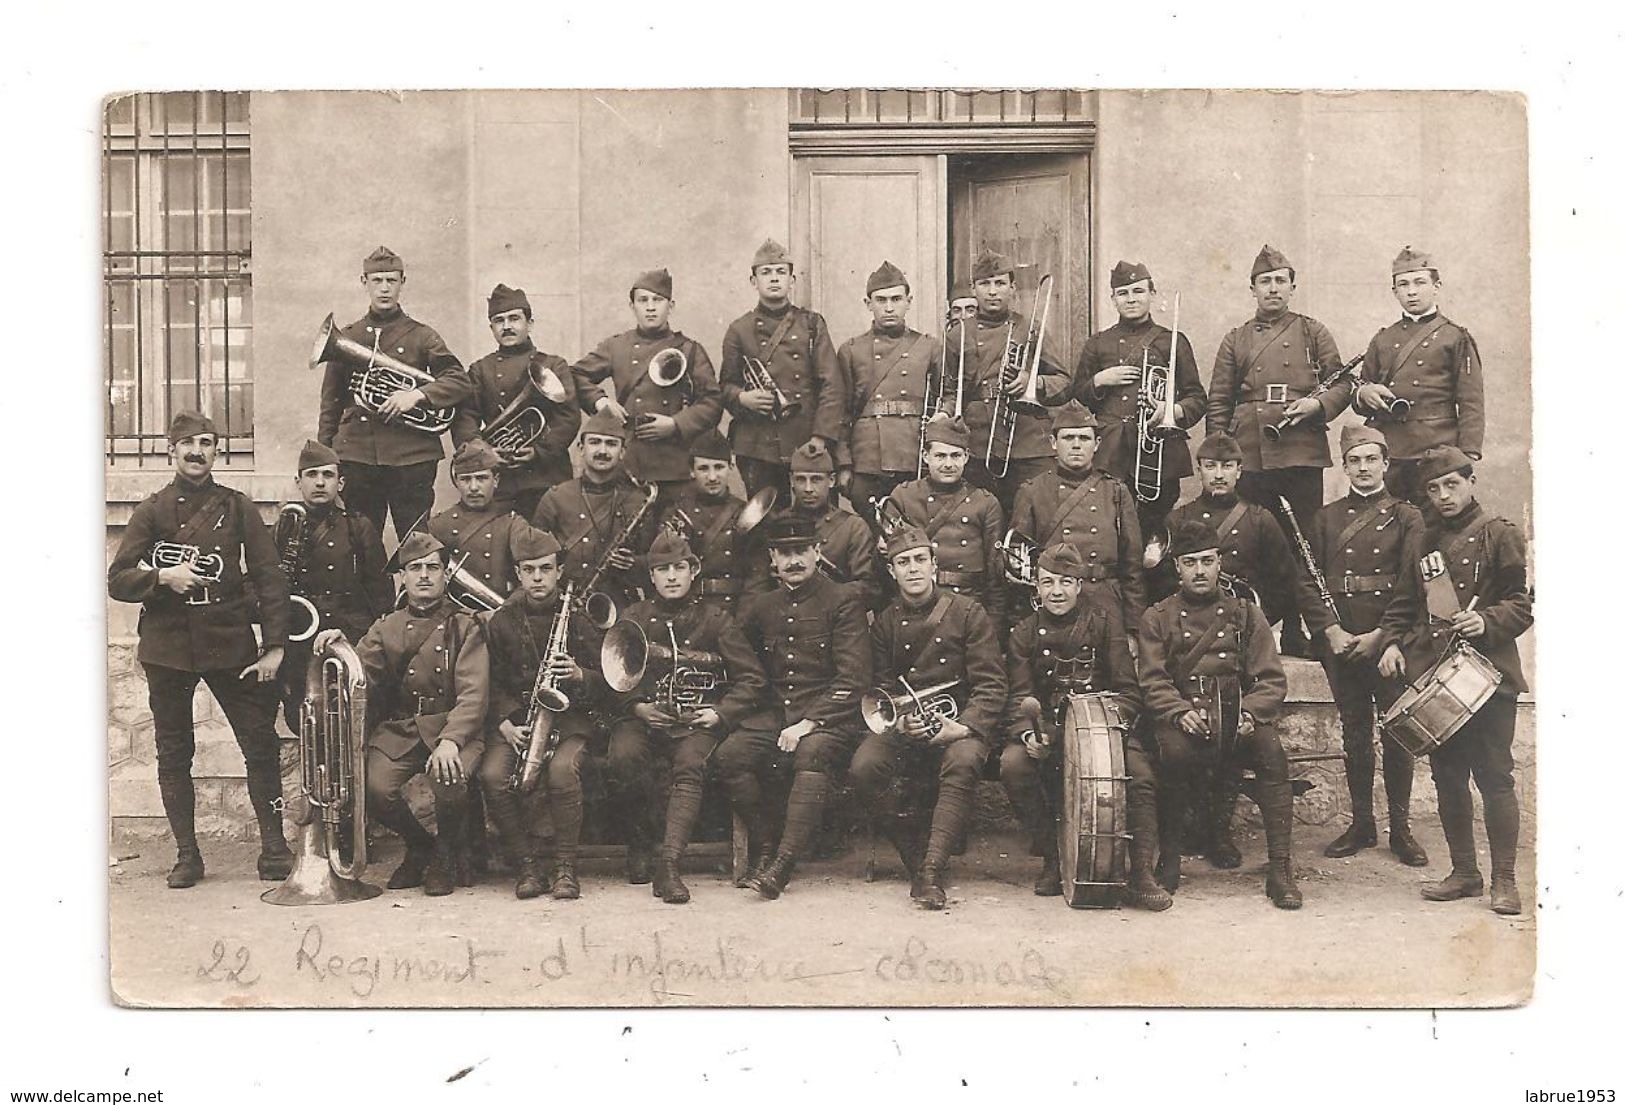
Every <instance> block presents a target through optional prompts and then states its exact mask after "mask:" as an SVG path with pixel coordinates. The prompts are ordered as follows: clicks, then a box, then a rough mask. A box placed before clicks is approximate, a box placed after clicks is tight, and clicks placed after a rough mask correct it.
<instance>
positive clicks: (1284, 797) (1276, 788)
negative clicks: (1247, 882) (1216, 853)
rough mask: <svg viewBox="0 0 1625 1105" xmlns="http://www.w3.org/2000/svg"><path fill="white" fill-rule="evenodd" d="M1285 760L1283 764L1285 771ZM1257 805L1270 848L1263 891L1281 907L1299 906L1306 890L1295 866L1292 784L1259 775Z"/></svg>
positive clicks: (1282, 769) (1265, 838) (1284, 780)
mask: <svg viewBox="0 0 1625 1105" xmlns="http://www.w3.org/2000/svg"><path fill="white" fill-rule="evenodd" d="M1284 768H1285V764H1284V763H1283V764H1281V765H1280V769H1281V771H1282V773H1283V774H1284ZM1257 794H1258V808H1259V812H1260V813H1262V814H1263V815H1264V840H1265V846H1266V847H1267V848H1268V849H1269V860H1270V866H1269V876H1268V877H1267V878H1266V879H1265V880H1264V893H1266V894H1268V895H1269V898H1270V901H1272V902H1274V903H1275V905H1276V908H1278V909H1300V908H1302V906H1303V893H1302V892H1301V891H1300V890H1299V889H1298V880H1297V876H1296V874H1295V873H1294V872H1293V870H1292V784H1291V783H1290V782H1288V781H1287V780H1286V779H1285V778H1270V779H1259V780H1258V783H1257Z"/></svg>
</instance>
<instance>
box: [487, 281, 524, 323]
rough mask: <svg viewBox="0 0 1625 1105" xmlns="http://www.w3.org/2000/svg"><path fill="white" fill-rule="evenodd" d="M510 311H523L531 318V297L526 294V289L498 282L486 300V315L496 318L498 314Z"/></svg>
mask: <svg viewBox="0 0 1625 1105" xmlns="http://www.w3.org/2000/svg"><path fill="white" fill-rule="evenodd" d="M509 311H523V312H525V317H526V318H529V317H530V315H531V310H530V297H528V296H527V295H525V289H523V288H510V287H508V285H506V284H498V285H497V286H496V287H494V288H492V289H491V294H490V296H488V297H487V298H486V300H485V317H486V318H496V317H497V316H498V315H505V314H507V313H508V312H509Z"/></svg>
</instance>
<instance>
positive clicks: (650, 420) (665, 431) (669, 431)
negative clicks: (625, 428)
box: [633, 414, 677, 441]
mask: <svg viewBox="0 0 1625 1105" xmlns="http://www.w3.org/2000/svg"><path fill="white" fill-rule="evenodd" d="M633 434H634V436H636V437H637V439H638V440H639V441H664V440H665V439H666V438H668V437H676V436H677V422H676V420H675V419H673V418H672V417H671V415H669V414H646V415H640V416H639V418H638V427H637V429H636V430H634V431H633Z"/></svg>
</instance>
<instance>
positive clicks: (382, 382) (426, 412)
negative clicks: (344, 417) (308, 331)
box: [310, 315, 457, 434]
mask: <svg viewBox="0 0 1625 1105" xmlns="http://www.w3.org/2000/svg"><path fill="white" fill-rule="evenodd" d="M327 361H348V362H349V363H351V364H354V365H357V366H359V367H358V368H357V369H356V370H355V372H353V373H352V374H351V376H350V397H351V398H352V399H354V400H355V402H356V405H357V406H358V407H364V408H366V409H367V410H369V411H373V412H374V413H376V412H377V411H378V410H380V409H381V408H382V407H383V405H384V401H385V400H387V399H388V398H389V397H390V396H391V395H394V394H395V393H396V392H398V391H411V390H412V389H413V388H420V387H422V386H423V385H424V384H432V383H434V374H433V373H431V372H425V371H423V369H421V368H413V367H412V366H411V365H409V364H407V363H406V362H405V361H400V360H396V359H395V358H394V357H391V356H390V355H389V354H387V353H385V352H384V351H383V350H381V349H368V348H367V347H366V346H364V345H362V344H361V343H360V342H358V341H355V340H354V339H352V338H346V337H344V336H342V335H341V334H340V333H339V332H338V327H337V326H336V325H335V324H334V322H333V316H332V315H328V316H327V317H326V318H325V319H323V320H322V328H321V329H320V330H319V331H317V334H316V342H315V344H314V345H312V346H311V350H310V367H311V368H315V367H316V366H318V365H320V364H324V363H325V362H327ZM456 413H457V412H456V409H455V408H453V407H429V406H419V407H415V408H413V409H412V410H409V411H407V412H406V413H405V414H403V415H401V421H402V422H403V423H405V424H406V425H408V426H410V427H412V428H413V429H414V430H423V431H425V432H427V433H431V434H442V433H445V432H446V431H447V430H449V429H450V428H451V420H452V417H453V416H454V415H455V414H456Z"/></svg>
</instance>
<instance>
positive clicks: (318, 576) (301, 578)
mask: <svg viewBox="0 0 1625 1105" xmlns="http://www.w3.org/2000/svg"><path fill="white" fill-rule="evenodd" d="M294 486H295V487H296V488H298V490H299V501H300V502H301V503H302V504H303V505H304V508H305V511H306V514H305V522H304V525H305V537H304V555H302V556H301V557H300V558H299V564H298V567H297V568H296V570H295V571H294V574H293V576H292V578H291V579H290V580H289V581H288V582H289V586H290V589H291V590H292V592H293V593H294V594H295V595H298V596H300V597H301V598H303V599H305V600H306V601H307V602H309V603H310V604H311V605H312V606H314V607H315V608H316V613H317V616H318V623H317V624H318V625H319V626H320V627H321V628H323V629H331V628H338V629H342V630H344V636H345V637H346V638H347V639H349V640H352V641H359V640H361V635H362V634H364V633H366V632H367V629H368V627H369V626H371V625H372V623H373V622H375V621H377V620H378V619H379V618H381V617H383V616H384V615H385V614H387V613H389V611H390V609H391V607H393V606H394V605H395V588H394V585H393V584H391V583H390V579H389V572H388V571H387V569H386V568H385V567H384V545H383V542H382V541H380V540H379V539H378V531H377V530H375V529H373V526H372V523H371V522H370V521H368V520H367V518H366V517H365V516H364V515H361V514H357V513H355V512H354V511H352V510H349V509H347V508H346V507H345V505H344V504H343V503H342V502H341V501H340V500H339V495H340V493H342V492H343V491H344V477H343V476H342V475H340V474H339V458H338V454H337V453H335V452H333V450H331V449H329V448H328V447H327V446H325V445H323V444H321V443H319V442H315V441H307V442H305V447H304V449H303V450H301V451H300V453H299V475H298V476H297V477H296V478H295V479H294ZM278 555H279V556H280V555H281V550H280V549H279V550H278ZM310 655H311V653H310V642H309V641H290V642H288V647H287V650H286V652H285V653H284V655H283V658H282V671H281V675H280V677H279V681H280V683H281V685H282V716H283V718H284V719H285V720H286V721H287V723H288V729H289V730H290V731H291V732H294V733H297V732H299V713H300V709H301V707H302V706H303V704H304V700H305V670H306V668H307V667H308V666H309V663H310Z"/></svg>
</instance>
